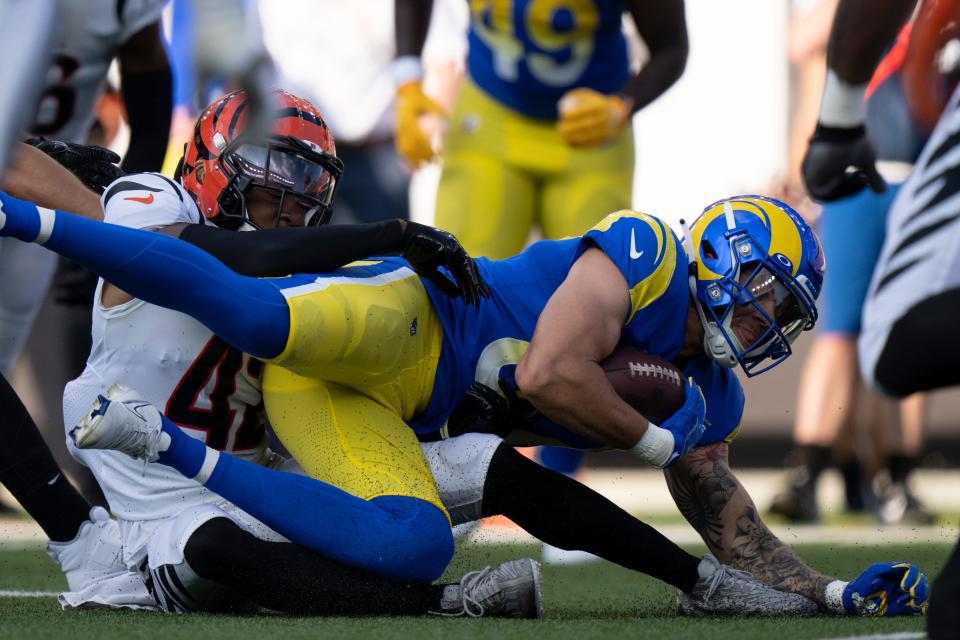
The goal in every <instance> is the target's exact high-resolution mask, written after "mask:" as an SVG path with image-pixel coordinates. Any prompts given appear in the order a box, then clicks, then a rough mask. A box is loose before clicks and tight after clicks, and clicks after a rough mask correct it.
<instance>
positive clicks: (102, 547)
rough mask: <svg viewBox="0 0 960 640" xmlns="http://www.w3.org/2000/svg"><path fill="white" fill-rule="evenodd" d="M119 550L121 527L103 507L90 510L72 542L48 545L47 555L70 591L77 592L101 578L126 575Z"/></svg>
mask: <svg viewBox="0 0 960 640" xmlns="http://www.w3.org/2000/svg"><path fill="white" fill-rule="evenodd" d="M122 550H123V541H122V539H121V537H120V526H119V525H118V524H117V523H116V521H114V520H111V519H110V514H108V513H107V510H106V509H104V508H103V507H93V508H92V509H90V519H89V520H88V521H86V522H84V523H83V524H82V525H80V529H79V530H78V531H77V535H76V537H75V538H74V539H73V540H71V541H69V542H48V543H47V553H48V554H49V555H50V558H52V559H53V561H54V562H56V563H57V564H58V565H60V569H62V570H63V575H65V576H66V577H67V585H68V586H69V587H70V591H80V590H82V589H83V588H85V587H86V586H87V585H88V584H91V583H94V582H98V581H100V580H102V579H103V578H104V576H110V575H114V574H117V573H126V567H125V566H124V565H123V562H122V560H121V552H122Z"/></svg>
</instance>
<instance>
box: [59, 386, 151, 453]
mask: <svg viewBox="0 0 960 640" xmlns="http://www.w3.org/2000/svg"><path fill="white" fill-rule="evenodd" d="M138 396H139V394H138V393H137V392H136V391H134V390H133V389H130V388H128V387H125V386H123V385H122V384H120V383H119V382H115V383H114V384H113V385H111V386H110V388H109V389H107V391H106V393H103V394H101V395H99V396H97V399H96V400H95V401H94V402H93V407H92V408H91V409H90V413H88V414H87V415H86V416H84V418H83V420H81V421H80V423H79V424H78V425H77V426H75V427H74V428H73V429H71V430H70V437H71V438H73V442H74V444H76V445H77V448H78V449H112V450H114V451H120V452H121V453H125V454H127V455H128V456H130V457H131V458H140V459H142V460H146V461H147V462H154V461H155V460H157V458H158V457H159V452H160V447H161V444H162V442H163V437H162V436H163V432H162V431H161V425H162V422H161V419H160V412H159V411H158V410H157V408H156V407H154V406H153V405H152V404H150V403H149V402H147V401H146V400H142V399H141V398H139V397H138Z"/></svg>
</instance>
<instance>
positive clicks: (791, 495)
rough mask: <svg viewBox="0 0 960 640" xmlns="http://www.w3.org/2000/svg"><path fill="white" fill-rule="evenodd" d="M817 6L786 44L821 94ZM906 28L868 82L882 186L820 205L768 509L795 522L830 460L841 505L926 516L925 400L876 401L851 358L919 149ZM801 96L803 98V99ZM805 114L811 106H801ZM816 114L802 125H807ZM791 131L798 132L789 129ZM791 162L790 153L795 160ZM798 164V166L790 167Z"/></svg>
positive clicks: (814, 514)
mask: <svg viewBox="0 0 960 640" xmlns="http://www.w3.org/2000/svg"><path fill="white" fill-rule="evenodd" d="M835 4H836V3H835V2H833V1H832V0H830V1H828V2H823V3H821V4H820V5H819V6H818V7H816V8H814V9H812V10H810V13H808V14H807V15H806V16H801V17H800V18H798V19H800V20H804V19H812V18H811V17H810V16H811V15H816V16H818V17H817V23H816V25H817V30H816V31H814V30H812V29H811V30H807V31H805V32H804V31H803V30H801V29H796V30H792V32H793V33H800V32H804V33H805V37H808V38H810V39H811V40H813V41H815V42H816V44H817V47H811V46H806V47H804V46H802V45H799V44H792V45H791V51H794V50H805V51H807V52H809V54H810V55H811V56H813V59H815V60H816V61H817V64H818V68H819V74H820V79H821V82H820V85H821V86H820V87H815V86H814V85H813V83H810V84H808V85H806V86H805V87H803V89H804V90H807V91H813V92H815V93H814V95H816V96H819V95H820V93H822V78H823V76H824V75H825V69H826V66H825V56H824V55H823V53H825V46H826V40H827V35H828V34H829V29H830V24H831V23H830V22H829V21H824V20H823V19H822V14H820V13H819V12H821V11H823V8H824V7H825V6H826V5H830V10H831V13H832V11H833V9H835ZM908 35H909V26H908V27H906V28H905V29H904V31H903V32H902V33H901V35H900V37H899V38H898V40H897V42H896V43H895V44H894V45H893V46H892V47H891V48H890V50H889V52H888V53H887V55H886V57H885V58H884V60H883V62H882V63H881V65H880V66H879V68H878V70H877V72H876V74H875V75H874V78H873V81H872V82H871V84H870V88H869V89H868V94H867V95H868V102H867V122H868V125H869V126H868V129H869V131H870V136H871V140H872V142H873V144H874V146H875V148H876V151H877V157H878V159H879V160H880V162H879V163H878V168H879V170H880V172H881V174H883V175H884V177H885V179H886V180H887V182H888V188H887V190H886V192H884V193H879V194H878V193H874V192H873V191H871V190H870V189H864V190H863V191H861V192H860V193H859V194H857V195H855V196H852V197H850V198H847V199H844V200H840V201H837V202H832V203H829V204H827V205H825V206H824V207H823V211H822V213H821V215H820V219H819V232H820V237H821V239H822V242H823V247H824V252H825V254H826V259H827V265H828V268H827V276H826V281H825V284H824V291H823V295H822V296H821V304H820V307H821V314H822V316H823V320H822V322H821V324H820V326H821V330H820V333H819V334H818V335H817V336H816V337H815V340H814V342H813V345H812V347H811V350H810V353H809V355H808V357H807V360H806V362H805V363H804V368H803V372H802V374H801V379H800V386H799V392H798V398H797V416H796V422H795V425H794V443H795V449H794V451H793V452H792V453H791V454H790V456H789V457H788V463H789V464H790V465H791V468H790V470H789V471H788V476H787V482H786V485H787V486H786V488H785V490H784V491H783V492H782V493H780V494H778V495H777V496H776V497H775V498H774V500H773V503H772V505H771V507H770V510H771V512H773V513H777V514H780V515H783V516H784V517H786V518H788V519H790V520H793V521H812V520H816V519H817V518H818V517H819V510H818V507H817V500H816V484H817V480H818V478H819V476H820V474H821V472H822V471H823V470H824V469H825V468H827V467H828V466H830V465H831V464H832V463H833V462H834V461H836V462H837V464H838V466H839V469H840V472H841V475H842V476H843V481H844V488H845V495H846V505H847V508H848V509H849V510H851V511H862V510H864V509H865V508H871V509H874V510H875V512H876V515H877V517H878V518H879V519H880V520H881V521H882V522H886V523H895V522H919V523H922V522H928V521H930V519H931V516H930V514H929V513H927V511H926V510H925V509H924V508H923V506H922V505H921V504H920V502H919V500H917V498H916V497H915V496H914V495H913V494H912V493H911V491H910V489H909V486H908V478H909V474H910V472H911V471H912V469H913V468H914V467H915V466H916V464H917V458H918V457H919V455H920V453H921V451H922V440H923V419H924V413H925V411H924V399H923V397H922V396H919V395H917V396H914V397H911V398H908V399H906V400H903V401H902V402H900V403H894V402H892V401H889V400H886V399H883V398H881V397H880V396H878V395H876V394H874V393H872V392H869V391H867V390H866V389H864V388H863V386H862V383H861V380H860V375H859V369H858V365H857V346H856V345H857V336H858V334H859V333H860V328H861V325H860V316H861V311H862V307H863V301H864V298H865V296H866V293H867V288H868V286H869V283H870V277H871V274H872V273H873V267H874V264H875V263H876V261H877V258H878V257H879V253H880V248H881V246H882V245H883V238H884V233H885V225H886V218H887V212H888V210H889V208H890V205H891V204H892V202H893V199H894V197H895V196H896V193H897V190H898V188H899V185H900V184H901V183H902V182H903V180H904V179H905V178H906V176H907V174H908V173H909V171H910V168H911V166H912V163H913V162H914V161H915V160H916V158H917V156H918V155H919V153H920V150H921V149H922V147H923V143H924V141H925V138H926V136H925V134H924V133H922V132H921V131H920V129H919V128H918V127H917V126H916V124H915V123H914V122H913V120H912V118H911V116H910V114H909V111H908V109H907V105H906V101H905V99H904V94H903V86H902V78H901V74H900V67H901V65H902V62H903V55H904V53H905V51H906V45H907V39H908ZM803 102H804V100H803V99H801V103H803ZM804 115H809V113H807V112H804ZM815 122H816V113H814V115H813V120H812V121H810V122H809V123H808V122H807V121H806V119H804V121H803V123H802V127H803V129H804V131H805V132H806V135H807V136H809V134H810V133H811V132H812V130H813V125H814V124H815ZM797 137H798V138H799V136H797ZM793 160H796V158H793ZM795 166H798V165H795ZM898 408H899V422H898V423H897V424H895V425H892V426H894V427H895V428H894V429H893V430H892V433H887V429H885V428H884V427H889V426H891V425H890V424H889V422H890V421H889V418H892V417H894V416H895V415H896V414H897V413H898V411H897V409H898ZM863 427H868V428H869V430H870V433H871V436H872V438H871V440H870V442H871V443H872V444H873V447H872V449H873V450H872V451H871V450H869V448H867V450H863V448H860V449H861V453H862V454H863V455H866V454H872V455H874V456H877V457H878V458H879V459H881V460H882V461H883V466H885V467H886V473H882V474H878V476H877V477H876V478H875V480H876V482H874V483H873V484H874V487H873V488H875V489H876V502H874V496H873V494H872V491H871V487H870V486H869V485H868V484H865V483H864V475H865V474H864V471H863V469H862V467H863V466H867V467H871V470H873V469H872V467H874V466H875V465H873V464H864V465H861V463H860V461H859V460H858V455H857V453H858V447H857V446H856V442H855V441H856V439H857V432H858V430H859V429H862V428H863Z"/></svg>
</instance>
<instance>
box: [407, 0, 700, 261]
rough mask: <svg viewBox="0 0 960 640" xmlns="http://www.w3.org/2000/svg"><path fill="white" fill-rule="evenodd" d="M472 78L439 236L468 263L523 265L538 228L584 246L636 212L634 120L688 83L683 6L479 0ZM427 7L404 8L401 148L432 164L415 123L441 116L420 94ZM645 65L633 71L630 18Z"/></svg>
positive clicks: (457, 117) (444, 179)
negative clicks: (610, 221)
mask: <svg viewBox="0 0 960 640" xmlns="http://www.w3.org/2000/svg"><path fill="white" fill-rule="evenodd" d="M469 4H470V22H469V33H468V41H469V48H468V54H467V61H466V66H467V76H466V77H465V78H464V80H463V83H462V84H461V86H460V89H459V92H458V95H457V99H456V103H455V105H454V107H453V113H451V114H450V119H449V126H448V127H447V131H446V134H445V139H444V148H443V168H442V173H441V177H440V185H439V190H438V193H437V207H436V219H435V223H436V225H437V226H438V227H440V228H441V229H446V230H448V231H450V232H452V233H454V234H455V235H456V236H457V237H458V238H459V239H460V240H461V242H463V245H464V246H465V247H467V249H468V250H469V251H470V252H471V253H473V254H474V255H482V256H488V257H490V258H506V257H509V256H511V255H514V254H515V253H517V252H519V251H520V250H521V249H522V248H523V246H524V243H525V242H526V240H527V235H528V233H529V231H530V228H531V227H532V226H534V225H536V226H538V227H539V228H540V229H541V230H542V232H543V237H545V238H563V237H568V236H574V235H579V234H581V233H584V232H585V231H586V230H587V229H589V228H590V227H591V226H592V225H593V224H594V222H596V220H597V212H598V211H617V210H619V209H625V208H627V207H629V206H630V196H631V192H632V190H633V162H634V152H633V129H632V127H631V124H630V119H631V116H632V115H633V114H634V113H636V112H637V111H639V110H640V109H642V108H644V107H646V106H647V105H648V104H650V103H651V102H653V101H654V100H656V99H657V98H658V97H660V96H661V95H662V94H663V93H664V92H665V91H666V90H667V89H669V88H670V87H671V86H672V85H673V83H674V82H676V80H677V79H678V78H679V77H680V75H681V73H683V69H684V66H685V65H686V60H687V48H688V46H687V30H686V22H685V19H684V7H683V2H682V0H630V1H623V0H546V1H544V0H471V1H470V3H469ZM431 5H432V2H430V1H427V2H422V1H420V0H398V1H397V2H396V3H395V11H396V23H397V56H398V58H397V60H396V61H395V63H394V76H395V81H396V82H397V85H398V89H397V103H396V105H397V106H396V135H395V139H396V144H397V148H398V150H399V152H400V154H401V155H402V156H403V157H404V158H406V159H407V161H408V162H409V163H410V164H411V165H413V166H418V165H420V164H422V163H423V162H425V161H428V160H430V158H431V157H432V156H433V150H432V148H431V146H430V143H429V141H428V140H427V139H426V136H425V135H424V133H423V132H422V131H421V129H420V126H419V124H418V118H419V117H420V116H422V115H430V114H435V115H436V114H440V113H442V111H441V109H440V107H439V106H437V105H436V104H435V103H434V102H433V101H432V100H430V98H429V97H427V96H426V95H425V94H424V93H423V90H422V88H421V84H420V63H419V59H420V53H421V50H422V48H423V44H424V40H425V38H426V32H427V27H428V25H429V21H430V9H431ZM627 16H629V17H628V18H627V19H629V20H630V22H631V23H632V24H633V25H635V27H636V30H637V31H638V32H639V34H640V36H641V37H642V38H643V42H644V43H645V45H646V47H647V50H648V51H649V57H648V59H647V60H646V62H645V64H644V65H643V67H642V68H641V69H639V70H638V71H636V72H632V71H631V69H630V59H629V55H628V46H627V39H626V37H625V36H624V33H623V20H624V18H625V17H627Z"/></svg>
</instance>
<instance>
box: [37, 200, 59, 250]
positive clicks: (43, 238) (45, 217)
mask: <svg viewBox="0 0 960 640" xmlns="http://www.w3.org/2000/svg"><path fill="white" fill-rule="evenodd" d="M37 213H39V214H40V231H39V232H38V233H37V238H36V240H34V242H36V243H37V244H47V240H49V239H50V235H51V234H52V233H53V224H54V223H55V222H56V221H57V214H56V213H55V212H54V210H53V209H47V208H46V207H37Z"/></svg>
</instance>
